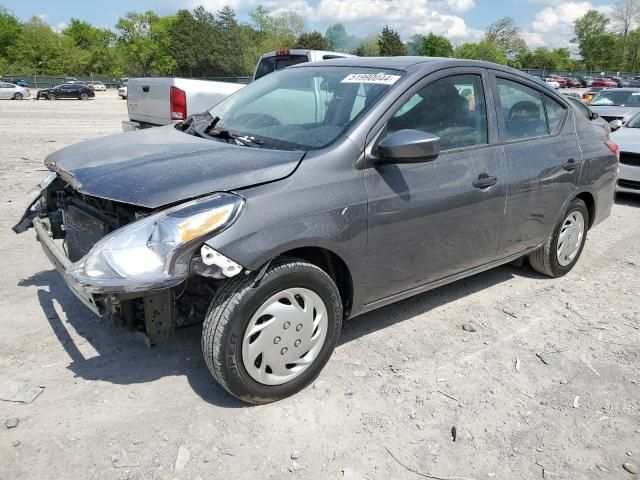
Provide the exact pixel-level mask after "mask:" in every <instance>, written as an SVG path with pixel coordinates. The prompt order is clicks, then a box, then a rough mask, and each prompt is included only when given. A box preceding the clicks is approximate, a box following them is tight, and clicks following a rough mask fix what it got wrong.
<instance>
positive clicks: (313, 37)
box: [294, 32, 331, 50]
mask: <svg viewBox="0 0 640 480" xmlns="http://www.w3.org/2000/svg"><path fill="white" fill-rule="evenodd" d="M294 47H295V48H308V49H311V50H329V49H330V48H331V47H330V46H329V42H327V39H326V38H324V37H323V36H322V34H321V33H320V32H311V33H303V34H302V35H300V36H299V37H298V40H296V43H295V45H294Z"/></svg>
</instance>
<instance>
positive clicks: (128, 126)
mask: <svg viewBox="0 0 640 480" xmlns="http://www.w3.org/2000/svg"><path fill="white" fill-rule="evenodd" d="M161 126H162V125H154V124H153V123H146V122H134V121H133V120H126V121H123V122H122V131H123V132H132V131H134V130H142V129H144V128H151V127H161Z"/></svg>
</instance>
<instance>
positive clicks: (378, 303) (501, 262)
mask: <svg viewBox="0 0 640 480" xmlns="http://www.w3.org/2000/svg"><path fill="white" fill-rule="evenodd" d="M538 248H539V247H535V248H531V249H529V250H525V251H523V252H519V253H516V254H515V255H510V256H508V257H505V258H501V259H499V260H494V261H493V262H490V263H487V264H485V265H480V266H479V267H475V268H472V269H469V270H465V271H464V272H461V273H456V274H455V275H451V276H449V277H445V278H443V279H441V280H436V281H435V282H431V283H427V284H426V285H421V286H419V287H416V288H412V289H410V290H405V291H404V292H400V293H396V294H395V295H392V296H390V297H386V298H383V299H380V300H376V301H375V302H371V303H366V304H365V305H364V306H363V308H362V311H360V312H358V314H357V315H361V314H363V313H366V312H370V311H372V310H375V309H376V308H380V307H384V306H385V305H389V304H391V303H395V302H398V301H400V300H404V299H405V298H409V297H413V296H414V295H418V294H420V293H424V292H427V291H429V290H433V289H434V288H438V287H441V286H442V285H446V284H447V283H452V282H455V281H457V280H461V279H463V278H466V277H470V276H472V275H475V274H477V273H481V272H484V271H486V270H491V269H492V268H495V267H499V266H500V265H504V264H506V263H510V262H513V261H514V260H518V259H519V258H521V257H524V256H526V255H528V254H530V253H532V252H535V251H536V250H537V249H538ZM357 315H353V316H357Z"/></svg>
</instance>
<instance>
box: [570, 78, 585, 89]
mask: <svg viewBox="0 0 640 480" xmlns="http://www.w3.org/2000/svg"><path fill="white" fill-rule="evenodd" d="M567 87H569V88H580V87H582V82H580V80H578V79H577V78H573V77H569V78H567Z"/></svg>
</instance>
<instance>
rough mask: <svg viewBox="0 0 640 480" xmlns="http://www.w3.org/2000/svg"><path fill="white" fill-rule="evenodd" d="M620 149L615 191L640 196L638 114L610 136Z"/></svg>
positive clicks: (639, 130) (639, 122)
mask: <svg viewBox="0 0 640 480" xmlns="http://www.w3.org/2000/svg"><path fill="white" fill-rule="evenodd" d="M611 140H613V141H614V142H616V144H617V145H618V147H620V163H619V175H618V185H617V191H619V192H625V193H634V194H636V195H640V114H636V115H634V116H633V117H631V118H630V119H629V120H628V121H627V122H625V123H624V124H623V125H622V126H621V127H620V128H619V129H618V130H616V131H615V132H613V133H612V134H611Z"/></svg>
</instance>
